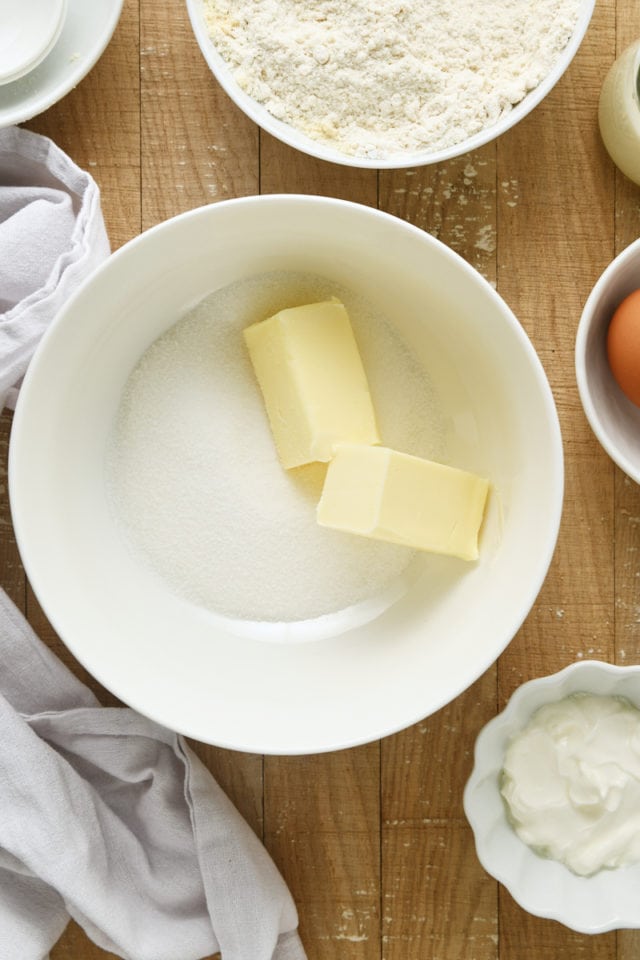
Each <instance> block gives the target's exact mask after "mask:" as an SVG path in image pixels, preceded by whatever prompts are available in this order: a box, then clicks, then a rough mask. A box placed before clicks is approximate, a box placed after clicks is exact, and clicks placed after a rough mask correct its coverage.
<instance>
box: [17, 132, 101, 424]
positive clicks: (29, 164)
mask: <svg viewBox="0 0 640 960" xmlns="http://www.w3.org/2000/svg"><path fill="white" fill-rule="evenodd" d="M108 255H109V241H108V238H107V233H106V230H105V226H104V220H103V217H102V209H101V207H100V192H99V190H98V186H97V184H96V182H95V180H94V179H93V177H91V176H90V174H88V173H86V172H85V171H84V170H81V169H80V168H79V167H77V166H76V164H75V163H73V161H72V160H70V159H69V157H68V156H67V155H66V154H65V153H64V152H63V151H62V150H60V149H59V147H57V146H56V145H55V144H54V143H53V142H52V141H51V140H50V139H48V138H47V137H42V136H40V135H39V134H36V133H31V132H30V131H29V130H23V129H21V128H20V127H7V128H5V129H4V130H0V410H2V408H3V407H4V406H5V405H8V406H15V400H16V393H17V388H18V387H19V384H20V381H21V380H22V377H23V376H24V373H25V371H26V369H27V366H28V364H29V361H30V359H31V357H32V355H33V353H34V351H35V348H36V346H37V345H38V343H39V341H40V338H41V337H42V335H43V333H44V331H45V330H46V328H47V326H48V325H49V323H50V322H51V320H52V319H53V318H54V316H55V315H56V313H57V312H58V311H59V310H60V308H61V306H62V305H63V304H64V302H65V301H66V300H67V299H68V298H69V296H70V295H71V294H72V293H73V291H74V290H75V289H76V288H77V287H78V286H79V284H80V283H81V281H83V280H84V279H85V277H87V276H88V275H89V274H90V273H91V272H92V271H93V270H94V269H95V268H96V267H97V266H98V265H99V264H100V263H101V262H102V261H103V260H104V259H105V258H106V257H107V256H108Z"/></svg>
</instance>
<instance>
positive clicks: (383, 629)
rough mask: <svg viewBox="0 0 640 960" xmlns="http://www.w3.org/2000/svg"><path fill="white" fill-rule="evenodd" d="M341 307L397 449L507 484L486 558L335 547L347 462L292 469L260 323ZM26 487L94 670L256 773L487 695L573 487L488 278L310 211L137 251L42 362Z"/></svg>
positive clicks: (406, 240)
mask: <svg viewBox="0 0 640 960" xmlns="http://www.w3.org/2000/svg"><path fill="white" fill-rule="evenodd" d="M332 296H335V297H338V298H340V299H341V300H342V301H343V302H344V304H345V306H346V307H347V308H348V311H349V315H350V317H351V322H352V326H353V331H354V335H355V337H356V340H357V343H358V347H359V351H360V354H361V357H362V363H363V364H364V367H365V369H366V373H367V377H368V381H369V388H370V391H371V398H372V401H373V404H374V407H375V412H376V416H377V420H378V429H379V431H380V436H381V438H382V439H383V441H384V443H386V444H388V446H389V447H392V448H394V449H397V450H399V451H400V452H401V453H403V454H410V455H414V456H417V457H419V458H431V459H435V460H438V461H440V462H441V463H445V464H447V465H449V466H451V467H457V468H460V470H459V471H458V472H460V471H469V472H471V473H475V474H477V475H478V476H480V477H486V478H487V479H488V480H489V483H490V494H489V501H488V504H487V509H486V511H485V515H484V520H483V523H482V528H481V531H480V538H479V558H478V559H474V560H470V561H468V560H463V559H458V558H456V557H453V556H441V555H437V554H435V553H428V552H426V551H423V550H413V549H411V548H410V547H407V546H403V545H399V544H397V543H384V542H381V541H374V540H371V539H369V538H367V537H363V536H361V537H358V536H356V535H355V534H352V533H347V532H344V531H343V530H337V529H329V528H326V527H321V526H320V525H319V524H318V523H317V522H316V505H317V503H318V498H319V495H320V488H321V485H322V477H321V476H319V475H318V471H320V473H321V472H322V470H326V469H327V465H326V464H318V463H311V464H307V465H306V466H303V467H296V468H295V469H294V470H285V469H283V467H282V465H281V464H280V462H279V460H278V457H277V455H276V451H275V448H274V443H273V438H272V436H271V433H270V429H269V425H268V422H267V418H266V415H265V410H264V404H263V402H262V399H261V397H260V393H259V390H258V386H257V384H256V380H255V377H254V374H253V370H252V367H251V362H250V359H249V356H248V354H247V351H246V350H245V349H244V343H243V330H244V329H245V328H246V327H248V326H249V325H250V324H252V323H254V322H256V321H259V320H261V319H265V317H267V316H271V315H273V314H274V313H275V312H278V311H280V310H282V309H285V308H290V307H296V306H301V305H303V304H304V303H305V302H309V301H310V300H312V301H315V300H317V298H318V297H321V298H325V299H326V298H329V297H332ZM9 474H10V499H11V508H12V514H13V519H14V526H15V530H16V536H17V540H18V544H19V549H20V552H21V555H22V558H23V561H24V564H25V567H26V570H27V572H28V576H29V579H30V582H31V584H32V585H33V588H34V590H35V592H36V594H37V596H38V599H39V600H40V603H41V604H42V607H43V609H44V610H45V612H46V614H47V616H48V617H49V619H50V621H51V623H52V624H53V626H54V628H55V629H56V631H57V632H58V634H59V635H60V636H61V638H62V640H63V641H64V642H65V643H66V644H67V646H68V647H69V649H70V650H71V652H72V653H73V654H74V656H75V657H76V658H77V659H78V660H79V661H80V662H81V663H83V664H84V666H85V667H86V668H87V669H88V670H89V671H90V672H91V673H92V674H93V675H94V676H95V677H96V678H97V679H98V680H99V681H100V682H101V683H102V684H103V686H105V687H107V688H108V689H109V690H111V691H112V692H113V693H114V694H115V695H116V696H118V697H119V698H120V699H121V700H123V701H124V702H126V703H128V704H130V705H131V706H133V707H135V708H136V709H138V710H139V711H140V712H141V713H143V714H146V715H147V716H150V717H152V718H153V719H155V720H157V721H158V722H160V723H163V724H164V725H165V726H167V727H170V728H172V729H175V730H179V731H180V732H183V733H185V734H188V735H190V736H193V737H195V738H196V739H199V740H203V741H206V742H209V743H215V744H218V745H220V746H226V747H230V748H234V749H240V750H248V751H251V752H257V753H315V752H319V751H323V750H334V749H339V748H341V747H345V746H351V745H354V744H357V743H363V742H367V741H369V740H374V739H377V738H379V737H381V736H384V735H386V734H388V733H392V732H395V731H396V730H399V729H401V728H403V727H406V726H409V725H410V724H411V723H414V722H417V721H418V720H420V719H422V718H423V717H425V716H427V715H428V714H430V713H432V712H433V711H434V710H436V709H438V708H439V707H440V706H442V705H443V704H445V703H447V702H448V701H449V700H451V699H452V698H453V697H455V696H457V694H458V693H460V692H461V691H462V690H464V689H466V687H468V686H469V684H471V683H472V682H473V681H474V680H475V679H476V678H477V677H478V676H479V675H480V674H481V673H482V672H483V671H484V670H485V669H486V668H487V667H488V666H489V665H490V664H491V663H492V662H493V661H494V660H495V659H496V657H497V656H499V654H500V653H501V652H502V650H503V649H504V648H505V646H506V645H507V644H508V643H509V641H510V640H511V638H512V637H513V635H514V633H515V632H516V630H517V629H518V628H519V626H520V624H521V623H522V621H523V619H524V617H526V615H527V614H528V612H529V610H530V608H531V605H532V603H533V601H534V599H535V597H536V595H537V592H538V590H539V588H540V585H541V583H542V581H543V579H544V577H545V575H546V572H547V569H548V565H549V562H550V560H551V556H552V553H553V549H554V546H555V540H556V536H557V531H558V525H559V520H560V512H561V506H562V489H563V462H562V447H561V441H560V433H559V427H558V419H557V415H556V410H555V406H554V402H553V398H552V395H551V391H550V389H549V385H548V383H547V380H546V377H545V374H544V371H543V369H542V366H541V364H540V361H539V360H538V357H537V355H536V353H535V351H534V349H533V347H532V345H531V343H530V342H529V340H528V339H527V337H526V335H525V333H524V332H523V329H522V327H521V326H520V324H519V323H518V321H517V320H516V318H515V317H514V316H513V314H512V313H511V312H510V310H509V309H508V307H507V306H506V304H505V303H504V301H503V300H502V299H501V298H500V297H499V296H498V294H497V293H496V291H495V290H494V289H493V288H492V287H491V286H490V284H489V283H487V282H486V281H485V280H484V279H483V278H482V277H481V276H480V274H479V273H477V271H475V270H474V269H473V268H472V267H471V266H470V265H469V264H468V263H466V262H465V261H464V260H463V259H462V258H460V257H459V256H457V255H456V254H455V253H453V251H451V250H450V249H449V248H448V247H446V246H445V245H444V244H442V243H440V242H439V241H438V240H436V239H435V238H434V237H432V236H430V235H428V234H427V233H425V232H423V231H421V230H419V229H417V228H416V227H413V226H411V225H410V224H408V223H406V222H404V221H402V220H399V219H397V218H395V217H392V216H389V215H388V214H384V213H381V212H379V211H377V210H374V209H371V208H369V207H365V206H361V205H359V204H353V203H347V202H344V201H340V200H334V199H329V198H325V197H302V196H294V195H292V196H278V195H272V196H268V195H267V196H261V197H247V198H243V199H238V200H229V201H222V202H220V203H217V204H213V205H211V206H208V207H203V208H200V209H198V210H192V211H189V212H188V213H185V214H182V215H181V216H179V217H176V218H175V219H173V220H169V221H167V222H166V223H162V224H160V225H158V226H157V227H155V228H153V229H152V230H149V231H148V232H146V233H143V234H142V235H141V236H140V237H137V238H136V239H135V240H132V241H131V242H130V243H129V244H127V245H125V246H124V247H122V248H121V249H120V250H118V251H116V253H115V254H114V255H113V256H112V257H110V258H109V260H108V261H107V262H106V263H105V264H104V266H103V267H101V268H100V270H98V271H96V272H95V274H93V275H92V277H91V278H90V279H89V281H88V282H87V283H86V284H85V286H84V287H83V288H82V289H81V290H79V291H78V293H77V294H76V295H75V297H74V298H73V299H72V300H71V301H70V302H69V303H68V305H67V306H66V307H65V309H64V310H63V311H62V312H61V313H60V314H59V316H58V317H57V318H56V321H55V322H54V324H53V325H52V327H51V328H50V330H49V331H48V332H47V334H46V335H45V338H44V339H43V341H42V344H41V346H40V348H39V350H38V352H37V354H36V356H35V358H34V360H33V363H32V365H31V366H30V368H29V371H28V374H27V377H26V379H25V383H24V385H23V387H22V389H21V392H20V399H19V402H18V407H17V410H16V414H15V419H14V424H13V433H12V440H11V449H10V465H9Z"/></svg>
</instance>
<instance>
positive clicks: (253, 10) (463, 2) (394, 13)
mask: <svg viewBox="0 0 640 960" xmlns="http://www.w3.org/2000/svg"><path fill="white" fill-rule="evenodd" d="M581 4H582V0H313V2H311V3H305V2H301V0H203V10H204V16H205V21H206V23H207V27H208V30H209V34H210V36H211V39H212V41H213V43H214V45H215V47H216V49H217V50H218V52H219V53H220V55H221V56H222V57H223V59H224V60H225V61H226V62H227V64H228V65H229V67H230V68H231V70H232V73H233V76H234V78H235V80H236V82H237V83H238V84H239V86H240V87H241V88H242V89H243V90H244V91H245V92H246V93H247V94H249V96H251V97H253V98H254V99H255V100H256V101H258V102H259V103H260V104H262V105H263V106H264V107H265V108H266V109H267V110H268V111H269V112H270V113H271V114H272V115H273V116H274V117H276V118H277V119H279V120H282V121H284V122H286V123H288V124H291V125H292V126H293V127H295V128H297V129H298V130H299V131H301V132H302V133H304V134H306V135H307V136H308V137H310V138H311V139H313V140H316V141H318V142H319V143H322V144H324V145H325V146H328V147H331V148H333V149H335V150H338V151H339V152H341V153H344V154H347V155H352V156H356V157H357V156H361V157H367V158H372V159H386V158H389V157H391V156H394V155H396V154H399V153H413V152H415V151H419V150H425V149H429V150H431V151H434V150H440V149H445V148H447V147H451V146H454V145H455V144H457V143H459V142H461V141H462V140H465V139H467V138H468V137H470V136H472V135H473V134H477V133H479V132H481V131H482V130H484V129H485V128H487V127H489V126H491V125H492V124H494V123H496V121H498V120H499V119H500V118H501V117H503V116H504V115H505V114H506V113H508V112H509V111H510V110H511V109H512V108H513V106H514V105H515V104H517V103H519V102H520V101H521V100H522V99H523V98H524V97H525V96H526V94H527V93H528V92H529V91H531V90H533V89H534V88H535V87H537V86H538V84H539V83H540V82H541V81H542V80H543V79H544V78H545V77H546V76H547V74H548V73H549V72H550V70H551V69H552V67H553V66H554V64H555V63H556V61H557V59H558V56H559V54H560V52H561V51H562V50H563V48H564V47H565V46H566V44H567V42H568V41H569V39H570V37H571V35H572V34H573V32H574V30H575V27H576V23H577V20H578V14H579V10H580V7H581Z"/></svg>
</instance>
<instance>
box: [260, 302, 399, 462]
mask: <svg viewBox="0 0 640 960" xmlns="http://www.w3.org/2000/svg"><path fill="white" fill-rule="evenodd" d="M244 339H245V343H246V345H247V348H248V350H249V356H250V357H251V362H252V364H253V369H254V371H255V374H256V378H257V380H258V384H259V386H260V390H261V391H262V396H263V398H264V403H265V407H266V411H267V416H268V418H269V423H270V425H271V431H272V433H273V438H274V441H275V445H276V449H277V451H278V456H279V458H280V461H281V462H282V465H283V466H284V467H286V468H287V469H288V468H290V467H298V466H301V465H302V464H304V463H312V462H314V461H327V460H330V459H331V457H332V456H333V452H334V448H335V446H336V444H338V443H343V442H351V443H362V444H371V443H379V440H380V438H379V436H378V429H377V426H376V419H375V414H374V411H373V404H372V403H371V396H370V394H369V385H368V383H367V377H366V374H365V372H364V368H363V366H362V360H361V359H360V353H359V350H358V345H357V344H356V341H355V337H354V335H353V330H352V329H351V323H350V321H349V315H348V313H347V311H346V309H345V307H344V305H343V304H342V303H340V301H339V300H335V299H334V300H327V301H323V302H322V303H311V304H307V305H306V306H302V307H291V308H290V309H287V310H281V311H280V312H279V313H276V314H275V315H274V316H273V317H269V318H268V319H267V320H261V321H260V322H259V323H254V324H252V325H251V326H250V327H247V328H246V329H245V330H244Z"/></svg>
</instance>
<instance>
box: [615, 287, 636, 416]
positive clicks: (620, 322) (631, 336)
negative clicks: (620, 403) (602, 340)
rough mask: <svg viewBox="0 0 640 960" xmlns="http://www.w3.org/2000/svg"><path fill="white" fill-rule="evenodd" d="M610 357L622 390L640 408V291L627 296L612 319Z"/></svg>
mask: <svg viewBox="0 0 640 960" xmlns="http://www.w3.org/2000/svg"><path fill="white" fill-rule="evenodd" d="M607 358H608V360H609V366H610V367H611V372H612V374H613V376H614V377H615V379H616V382H617V384H618V386H619V387H620V389H621V390H622V392H623V393H624V394H625V395H626V396H627V397H628V398H629V400H631V401H632V402H633V403H635V404H637V406H639V407H640V290H634V291H633V293H630V294H629V296H628V297H625V299H624V300H623V301H622V303H621V304H620V306H619V307H618V308H617V309H616V311H615V313H614V314H613V317H612V318H611V323H610V324H609V330H608V332H607Z"/></svg>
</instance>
